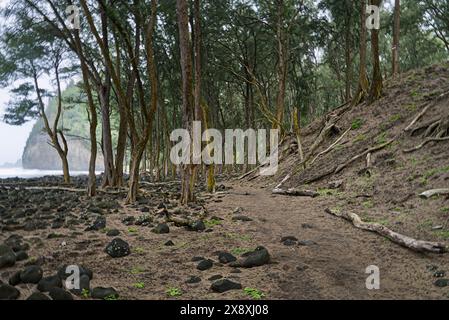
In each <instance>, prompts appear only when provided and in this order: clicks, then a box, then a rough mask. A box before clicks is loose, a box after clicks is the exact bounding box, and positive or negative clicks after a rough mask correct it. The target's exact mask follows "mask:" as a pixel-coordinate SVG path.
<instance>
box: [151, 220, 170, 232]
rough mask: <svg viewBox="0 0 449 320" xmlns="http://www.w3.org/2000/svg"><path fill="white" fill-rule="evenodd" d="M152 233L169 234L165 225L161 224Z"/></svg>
mask: <svg viewBox="0 0 449 320" xmlns="http://www.w3.org/2000/svg"><path fill="white" fill-rule="evenodd" d="M152 231H153V232H154V233H156V234H165V233H169V232H170V228H169V227H168V225H167V224H166V223H161V224H158V225H157V226H156V228H154V229H153V230H152Z"/></svg>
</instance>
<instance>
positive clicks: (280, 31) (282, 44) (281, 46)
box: [273, 0, 288, 130]
mask: <svg viewBox="0 0 449 320" xmlns="http://www.w3.org/2000/svg"><path fill="white" fill-rule="evenodd" d="M277 5H278V21H277V43H278V55H279V59H278V60H279V61H278V71H277V73H278V78H279V79H278V81H279V82H278V92H277V98H276V123H273V127H274V128H276V129H280V130H282V124H283V122H284V112H285V91H286V85H287V72H288V56H287V55H288V49H287V46H288V40H287V36H286V34H285V31H284V13H285V5H284V0H277Z"/></svg>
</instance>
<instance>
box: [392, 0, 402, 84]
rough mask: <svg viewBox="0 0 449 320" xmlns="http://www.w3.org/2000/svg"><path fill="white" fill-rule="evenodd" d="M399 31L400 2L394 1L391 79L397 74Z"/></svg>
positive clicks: (398, 0)
mask: <svg viewBox="0 0 449 320" xmlns="http://www.w3.org/2000/svg"><path fill="white" fill-rule="evenodd" d="M400 29H401V1H400V0H395V6H394V27H393V49H392V50H393V52H392V55H393V56H392V61H393V66H392V70H393V77H396V76H397V75H398V74H399V49H400V48H399V45H400V42H399V40H400Z"/></svg>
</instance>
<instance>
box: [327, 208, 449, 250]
mask: <svg viewBox="0 0 449 320" xmlns="http://www.w3.org/2000/svg"><path fill="white" fill-rule="evenodd" d="M326 212H327V213H329V214H331V215H333V216H336V217H339V218H343V219H345V220H348V221H350V222H352V223H353V225H354V226H355V227H356V228H358V229H361V230H366V231H371V232H375V233H377V234H380V235H381V236H384V237H386V238H388V239H389V240H391V241H392V242H394V243H397V244H399V245H401V246H403V247H405V248H408V249H411V250H413V251H417V252H431V253H445V252H447V251H448V247H447V246H446V245H445V244H444V243H439V242H430V241H422V240H416V239H413V238H410V237H408V236H405V235H402V234H399V233H397V232H394V231H392V230H390V229H388V228H387V227H385V226H383V225H381V224H379V223H367V222H363V221H362V219H361V218H360V217H359V216H358V215H357V214H355V213H351V212H339V211H336V210H331V209H326Z"/></svg>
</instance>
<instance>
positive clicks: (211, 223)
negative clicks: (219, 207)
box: [204, 219, 222, 229]
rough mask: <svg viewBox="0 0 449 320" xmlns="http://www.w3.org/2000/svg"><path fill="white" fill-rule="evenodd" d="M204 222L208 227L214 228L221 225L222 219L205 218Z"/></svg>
mask: <svg viewBox="0 0 449 320" xmlns="http://www.w3.org/2000/svg"><path fill="white" fill-rule="evenodd" d="M204 224H205V226H206V228H208V229H209V228H213V227H215V226H218V225H221V224H222V221H221V220H218V219H211V220H205V221H204Z"/></svg>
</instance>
